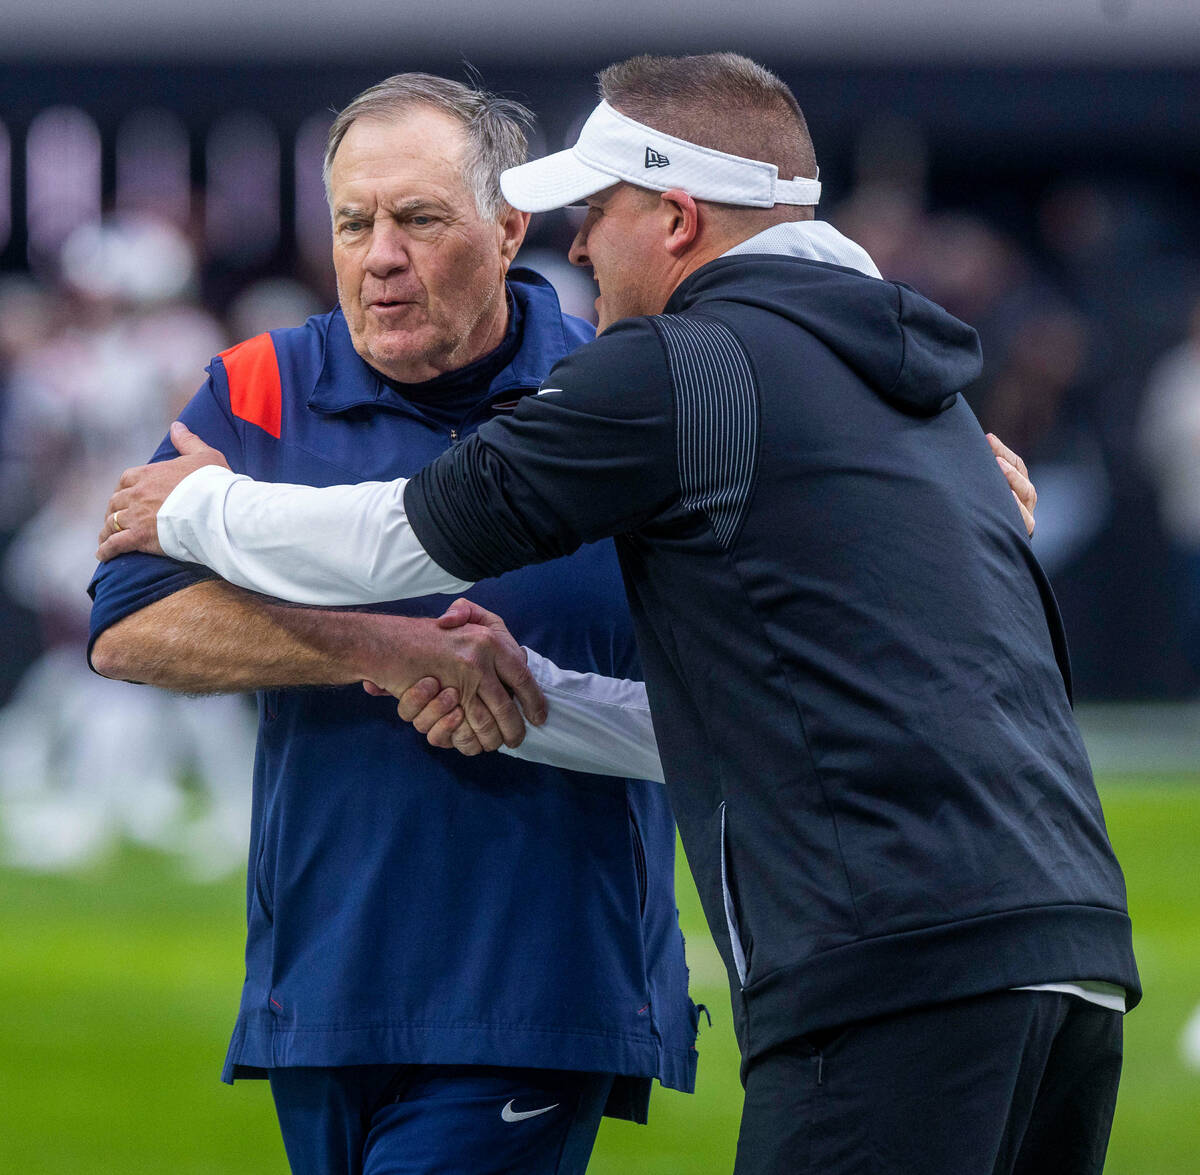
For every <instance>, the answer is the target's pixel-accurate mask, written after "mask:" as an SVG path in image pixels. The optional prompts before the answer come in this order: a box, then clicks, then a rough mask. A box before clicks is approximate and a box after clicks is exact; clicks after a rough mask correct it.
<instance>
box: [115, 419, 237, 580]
mask: <svg viewBox="0 0 1200 1175" xmlns="http://www.w3.org/2000/svg"><path fill="white" fill-rule="evenodd" d="M171 444H173V445H174V446H175V449H176V452H178V453H179V454H180V456H178V457H175V458H174V459H172V460H170V461H159V462H156V463H155V464H153V465H138V466H135V467H134V468H133V469H127V470H125V472H124V473H123V474H121V480H120V481H119V482H117V488H116V490H114V491H113V495H112V497H111V498H109V500H108V509H107V510H106V511H105V515H104V525H103V526H102V527H101V530H100V535H99V538H98V540H97V541H98V542H99V544H100V546H99V549H98V550H97V551H96V558H97V559H99V560H100V562H102V563H104V562H107V561H108V560H109V559H115V558H116V557H117V556H118V555H124V554H127V553H128V552H130V551H145V552H146V553H147V554H150V555H161V554H162V553H163V549H162V547H161V546H160V545H159V541H158V511H159V509H160V508H161V507H162V504H163V502H165V501H166V500H167V498H168V497H169V496H170V494H171V491H172V490H173V489H174V488H175V487H176V486H177V485H178V484H179V483H180V482H181V481H183V479H184V478H185V477H187V475H188V474H189V473H194V472H195V471H196V470H197V469H200V468H201V467H202V466H205V465H221V466H223V467H224V468H226V469H228V468H229V462H228V461H226V460H225V456H224V454H223V453H221V452H219V451H218V450H216V449H213V448H211V447H210V446H208V445H206V444H205V443H204V442H203V441H202V440H201V439H200V438H199V437H198V436H196V434H195V433H193V432H191V431H190V430H189V429H188V428H187V426H186V425H184V424H183V423H181V422H180V421H178V420H177V421H175V423H174V424H172V425H171Z"/></svg>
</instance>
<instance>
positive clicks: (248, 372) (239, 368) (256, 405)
mask: <svg viewBox="0 0 1200 1175" xmlns="http://www.w3.org/2000/svg"><path fill="white" fill-rule="evenodd" d="M219 358H220V359H221V361H222V362H223V363H224V364H225V374H226V376H228V378H229V406H230V407H231V408H232V409H233V414H234V416H236V417H237V418H238V419H239V420H245V421H248V422H249V423H250V424H257V425H258V427H259V428H261V429H265V430H266V431H267V432H269V433H270V434H271V435H272V436H273V437H278V436H279V421H280V417H281V415H282V403H283V397H282V393H281V391H280V385H279V360H278V358H276V355H275V344H274V343H273V342H272V340H271V336H270V335H256V336H255V337H254V338H252V339H247V340H246V341H245V342H244V343H238V345H237V346H236V347H230V348H229V350H228V351H222V352H221V354H220V356H219Z"/></svg>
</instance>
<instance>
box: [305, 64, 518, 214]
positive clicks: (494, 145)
mask: <svg viewBox="0 0 1200 1175" xmlns="http://www.w3.org/2000/svg"><path fill="white" fill-rule="evenodd" d="M418 106H427V107H431V108H432V109H434V110H440V111H441V112H442V113H444V114H448V115H450V116H451V117H452V118H457V119H458V121H459V122H461V123H462V124H463V128H464V130H465V131H466V136H467V147H466V153H465V156H464V159H463V179H464V180H466V183H467V186H468V187H469V188H470V189H471V191H472V192H473V193H474V196H475V207H476V209H477V211H478V212H479V215H480V216H482V217H483V218H484V219H486V220H499V219H500V218H501V217H502V216H503V215H504V213H505V212H506V211H507V210H508V203H507V202H506V201H505V199H504V196H503V195H502V194H501V192H500V173H501V172H502V171H504V170H505V169H506V168H509V167H517V166H519V165H520V164H522V163H524V162H525V156H526V153H527V152H528V150H529V143H528V140H527V139H526V137H525V128H526V127H527V126H531V125H532V123H533V115H532V114H531V113H530V112H529V111H528V110H527V109H526V108H525V107H524V106H522V105H521V104H520V103H519V102H513V101H510V100H509V99H507V98H500V97H498V96H497V95H496V94H490V93H488V92H487V91H486V90H482V89H478V88H476V87H474V86H470V85H467V84H466V83H464V82H455V81H450V80H449V79H448V78H440V77H435V76H434V75H433V74H429V73H398V74H395V75H394V76H392V77H390V78H386V79H385V80H384V81H382V82H380V83H379V84H378V85H375V86H371V88H370V89H368V90H364V91H363V92H362V93H361V94H359V96H358V97H357V98H355V99H354V100H353V101H352V102H351V103H350V104H349V105H348V106H347V107H346V108H345V109H344V110H343V111H342V112H341V113H340V114H339V115H338V116H337V117H336V118H335V119H334V120H333V125H332V126H331V127H330V128H329V138H328V140H327V141H326V144H325V162H324V166H323V168H322V178H323V179H324V181H325V195H326V197H327V198H330V199H331V198H332V197H331V193H330V184H329V176H330V172H331V171H332V170H333V157H334V156H335V155H336V154H337V149H338V147H340V146H341V144H342V140H343V139H344V138H345V137H346V132H347V131H348V130H349V129H350V127H351V125H352V124H353V123H354V121H355V120H356V119H358V118H383V119H388V118H396V117H398V116H400V115H403V114H405V113H406V112H407V111H409V110H411V109H413V108H414V107H418Z"/></svg>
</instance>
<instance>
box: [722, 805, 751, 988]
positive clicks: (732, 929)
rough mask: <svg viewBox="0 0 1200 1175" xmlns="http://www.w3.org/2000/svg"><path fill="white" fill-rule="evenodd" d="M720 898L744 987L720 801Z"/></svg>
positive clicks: (743, 955)
mask: <svg viewBox="0 0 1200 1175" xmlns="http://www.w3.org/2000/svg"><path fill="white" fill-rule="evenodd" d="M721 897H722V899H723V900H724V902H725V926H726V928H727V929H728V931H729V946H730V949H731V950H732V951H733V965H734V967H736V968H737V974H738V982H739V983H740V984H741V985H742V987H745V986H746V975H747V968H746V952H745V951H744V950H743V949H742V936H741V932H740V931H739V930H738V921H737V913H736V911H735V910H734V905H733V894H732V893H731V892H730V889H729V846H728V844H727V843H726V837H725V801H724V800H722V801H721Z"/></svg>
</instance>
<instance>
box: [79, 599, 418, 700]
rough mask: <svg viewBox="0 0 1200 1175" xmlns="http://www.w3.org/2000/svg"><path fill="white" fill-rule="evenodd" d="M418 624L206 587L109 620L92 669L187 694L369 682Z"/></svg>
mask: <svg viewBox="0 0 1200 1175" xmlns="http://www.w3.org/2000/svg"><path fill="white" fill-rule="evenodd" d="M420 623H422V622H420V621H406V620H404V619H403V618H401V617H392V616H387V617H385V616H376V615H371V614H366V613H353V612H333V611H327V610H323V609H312V608H293V607H289V606H287V605H283V604H276V603H273V602H272V601H270V600H267V599H265V598H263V597H262V596H255V595H253V594H251V593H250V592H245V591H242V590H241V589H240V588H235V587H233V586H231V585H230V584H227V583H224V582H222V581H220V580H212V581H208V582H205V583H200V584H196V585H194V586H193V587H190V588H186V589H185V590H183V591H181V592H176V593H174V594H173V595H170V596H167V597H166V598H165V599H162V600H158V601H156V602H154V603H153V604H149V605H147V606H146V607H145V608H143V609H141V610H140V611H138V612H134V613H132V614H131V615H129V616H127V617H125V618H124V619H123V620H120V621H118V622H117V623H116V624H114V625H113V626H112V627H111V628H109V629H107V630H106V631H105V632H103V633H102V634H101V635H100V637H99V638H98V639H97V641H96V644H95V646H94V647H93V650H92V663H93V665H95V667H96V669H97V670H98V671H99V672H100V673H102V674H104V676H106V677H116V678H122V679H124V680H126V681H139V682H145V683H147V684H149V685H156V686H161V687H162V688H164V689H173V690H182V691H184V692H187V693H236V692H242V691H247V690H254V689H271V688H284V687H289V686H305V685H345V684H347V683H350V682H356V681H361V680H362V679H363V678H364V677H366V676H369V670H370V669H372V668H373V667H374V666H375V665H376V664H377V662H378V659H379V657H381V656H383V655H385V653H386V651H387V650H386V649H385V647H384V646H385V645H386V643H387V641H388V639H389V638H391V639H392V640H393V641H394V640H395V639H397V638H399V637H401V636H402V635H403V633H402V631H401V630H402V628H403V626H404V625H406V624H411V625H417V624H420ZM424 623H427V622H424Z"/></svg>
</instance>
